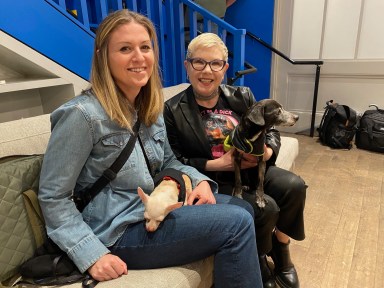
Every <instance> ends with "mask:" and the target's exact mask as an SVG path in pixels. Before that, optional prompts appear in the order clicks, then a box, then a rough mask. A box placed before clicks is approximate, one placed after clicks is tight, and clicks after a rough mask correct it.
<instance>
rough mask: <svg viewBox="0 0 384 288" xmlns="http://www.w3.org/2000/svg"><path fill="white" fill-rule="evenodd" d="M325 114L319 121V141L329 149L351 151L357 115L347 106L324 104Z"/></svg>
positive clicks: (331, 101)
mask: <svg viewBox="0 0 384 288" xmlns="http://www.w3.org/2000/svg"><path fill="white" fill-rule="evenodd" d="M326 104H327V106H326V107H325V112H324V115H323V118H322V119H321V122H320V126H319V128H318V129H317V131H318V132H319V137H320V141H321V142H322V143H323V144H324V145H327V146H329V147H331V148H337V149H351V148H352V139H353V137H354V136H355V134H356V130H357V121H358V117H357V113H356V111H355V110H353V109H352V108H350V107H348V106H347V105H339V104H337V103H333V100H329V101H327V102H326Z"/></svg>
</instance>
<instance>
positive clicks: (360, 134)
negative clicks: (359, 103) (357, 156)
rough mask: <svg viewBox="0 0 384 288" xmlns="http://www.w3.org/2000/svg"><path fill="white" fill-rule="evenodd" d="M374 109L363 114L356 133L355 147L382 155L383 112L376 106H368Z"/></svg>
mask: <svg viewBox="0 0 384 288" xmlns="http://www.w3.org/2000/svg"><path fill="white" fill-rule="evenodd" d="M369 107H375V108H376V109H370V110H367V111H365V112H364V114H363V116H362V117H361V119H360V125H359V128H358V130H357V132H356V147H357V148H361V149H366V150H371V151H376V152H381V153H384V110H383V109H379V107H378V106H377V105H374V104H372V105H369Z"/></svg>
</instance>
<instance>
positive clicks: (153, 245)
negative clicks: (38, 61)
mask: <svg viewBox="0 0 384 288" xmlns="http://www.w3.org/2000/svg"><path fill="white" fill-rule="evenodd" d="M91 83H92V87H91V88H90V89H89V90H87V91H85V92H84V93H83V95H80V96H78V97H75V98H74V99H72V100H70V101H69V102H68V103H66V104H64V105H62V106H61V107H59V108H58V109H57V110H56V111H54V112H53V113H52V115H51V122H52V134H51V138H50V140H49V144H48V148H47V151H46V154H45V157H44V164H43V168H42V172H41V179H40V189H39V201H40V204H41V207H42V210H43V213H44V217H45V220H46V226H47V231H48V235H49V237H50V238H51V239H52V240H53V241H54V242H56V243H57V244H58V245H59V247H60V248H61V249H62V250H63V251H65V252H66V253H67V254H68V256H69V257H70V258H71V259H72V260H73V262H74V263H75V264H76V266H77V267H78V268H79V270H80V271H81V272H86V271H88V272H89V274H90V275H91V276H92V277H93V278H94V279H96V280H98V281H105V280H109V279H114V278H117V277H119V276H121V275H123V274H127V273H129V272H128V269H149V268H159V267H167V266H174V265H181V264H186V263H190V262H192V261H195V260H199V259H203V258H205V257H208V256H210V255H215V264H214V265H215V266H214V274H215V277H214V281H215V287H241V288H244V287H261V285H262V284H261V276H260V271H259V270H255V269H253V268H252V269H250V267H253V266H254V265H258V263H257V261H255V260H254V259H255V258H256V257H250V256H251V255H254V256H256V254H257V249H256V245H255V241H254V237H255V232H254V226H253V221H252V213H253V211H252V208H251V207H250V206H249V205H248V203H246V202H241V203H239V204H238V205H239V206H243V207H244V208H246V209H248V211H246V209H243V208H242V207H238V206H235V205H229V204H227V203H228V202H231V201H232V197H221V196H225V195H218V194H213V193H212V192H216V190H217V185H216V183H215V182H213V181H212V180H210V179H209V178H208V177H206V176H204V175H203V174H201V173H199V172H198V171H197V170H196V169H194V168H192V167H189V166H186V165H183V164H181V163H180V162H179V161H178V160H177V159H176V157H175V156H174V154H173V152H172V150H171V147H170V146H169V143H168V140H167V135H166V130H165V124H164V120H163V117H162V110H163V96H162V93H161V84H160V83H161V82H160V78H159V68H158V47H157V40H156V32H155V28H154V26H153V24H152V23H151V22H150V20H149V19H148V18H146V17H144V16H142V15H140V14H137V13H134V12H130V11H127V10H121V11H118V12H115V13H113V14H111V15H109V16H107V17H106V18H105V19H104V21H103V22H102V23H101V24H100V26H99V28H98V30H97V33H96V39H95V49H94V57H93V63H92V71H91ZM137 119H139V120H140V122H141V125H140V128H139V133H138V134H139V140H140V141H136V143H135V146H134V149H133V152H132V153H131V155H130V157H129V159H128V160H127V162H126V163H125V165H124V166H123V167H122V169H121V170H120V171H119V172H118V174H117V177H116V178H115V179H114V180H112V181H111V182H110V183H109V184H108V185H107V186H105V187H104V188H103V189H102V190H101V192H100V193H98V194H97V196H96V197H95V198H93V199H92V201H91V202H90V203H89V204H88V205H87V206H86V208H85V209H84V210H83V212H82V213H80V212H79V211H78V210H77V209H76V207H75V205H74V203H73V202H72V201H71V200H70V198H71V195H72V191H75V192H77V191H83V190H84V189H86V188H88V187H90V186H92V184H93V183H94V182H95V181H96V180H97V179H98V178H99V177H100V176H101V175H102V173H103V171H104V170H105V169H107V168H109V167H110V165H111V164H112V163H113V162H114V160H115V159H116V158H117V157H118V155H119V154H120V153H121V151H122V149H123V148H124V146H125V145H126V143H127V142H128V140H129V138H130V137H131V132H132V126H133V124H134V123H135V122H136V120H137ZM146 158H147V161H148V165H147V163H146V162H147V161H146ZM165 168H174V169H177V170H181V171H182V172H183V173H185V174H187V175H188V176H189V177H190V178H191V179H192V184H193V194H194V195H195V196H194V198H195V199H197V200H198V199H199V198H202V199H204V201H203V200H201V201H200V200H198V201H197V202H198V203H197V204H196V205H187V206H183V207H181V208H179V209H177V210H174V211H173V212H171V213H170V214H169V215H168V217H166V219H165V220H164V221H163V222H162V225H161V226H160V227H159V229H158V230H157V231H156V232H153V233H149V232H147V231H146V229H145V225H144V206H143V204H142V202H141V201H140V198H139V196H138V194H137V187H138V186H140V187H141V188H143V190H144V191H145V192H146V193H148V194H149V193H151V191H152V190H153V189H154V183H153V179H152V177H153V176H154V175H156V174H157V173H158V172H160V171H162V170H163V169H165ZM202 195H204V197H202ZM190 204H192V203H190ZM200 204H215V205H200ZM222 232H225V233H222ZM154 285H156V283H154Z"/></svg>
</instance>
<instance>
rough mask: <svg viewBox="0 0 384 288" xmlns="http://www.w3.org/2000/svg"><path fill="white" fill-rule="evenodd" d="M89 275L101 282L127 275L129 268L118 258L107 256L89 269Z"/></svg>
mask: <svg viewBox="0 0 384 288" xmlns="http://www.w3.org/2000/svg"><path fill="white" fill-rule="evenodd" d="M88 273H89V274H90V275H91V276H92V278H93V279H95V280H97V281H100V282H101V281H107V280H111V279H115V278H118V277H120V276H121V275H123V274H124V275H127V274H128V267H127V264H126V263H125V262H123V260H121V259H120V258H119V257H118V256H116V255H112V254H106V255H103V256H102V257H101V258H100V259H99V260H97V261H96V262H95V263H94V264H93V265H92V266H91V267H89V268H88Z"/></svg>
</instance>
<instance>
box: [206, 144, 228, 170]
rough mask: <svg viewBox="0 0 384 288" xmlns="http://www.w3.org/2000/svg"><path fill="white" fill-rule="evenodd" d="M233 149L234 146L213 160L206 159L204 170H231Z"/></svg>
mask: <svg viewBox="0 0 384 288" xmlns="http://www.w3.org/2000/svg"><path fill="white" fill-rule="evenodd" d="M234 151H235V148H232V149H231V150H229V151H228V152H226V153H225V154H223V156H221V157H219V158H217V159H215V160H208V161H207V164H206V165H205V170H206V171H233V170H234V166H233V152H234Z"/></svg>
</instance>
